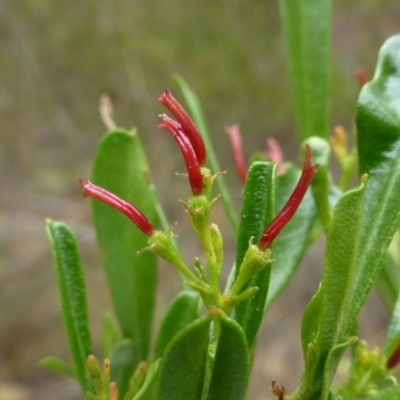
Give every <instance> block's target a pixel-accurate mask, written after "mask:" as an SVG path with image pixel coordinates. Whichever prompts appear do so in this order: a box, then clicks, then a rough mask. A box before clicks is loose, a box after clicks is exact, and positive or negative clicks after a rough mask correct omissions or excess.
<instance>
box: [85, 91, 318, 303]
mask: <svg viewBox="0 0 400 400" xmlns="http://www.w3.org/2000/svg"><path fill="white" fill-rule="evenodd" d="M158 102H159V103H161V104H162V105H164V106H165V107H166V108H167V109H168V111H169V112H170V113H171V114H172V115H173V116H174V118H175V120H174V119H172V118H170V117H169V116H167V115H166V114H162V115H160V117H161V119H162V122H161V123H160V124H158V125H156V129H165V130H167V131H168V132H170V133H171V135H172V137H173V138H174V139H175V141H176V142H177V144H178V146H179V148H180V150H181V152H182V155H183V158H184V161H185V164H186V169H187V174H188V178H189V183H190V187H191V194H190V195H189V199H188V201H187V203H183V204H184V205H185V207H186V209H187V212H188V214H189V217H190V221H191V223H192V227H193V229H194V231H195V232H196V234H197V235H198V236H199V239H200V242H201V245H202V248H203V252H204V255H205V258H206V262H207V267H208V275H207V274H206V273H205V271H204V268H203V267H202V266H201V265H200V264H199V262H196V263H195V271H194V272H193V271H192V270H191V269H190V268H189V267H188V266H187V265H186V263H185V262H184V261H183V260H182V258H181V256H180V254H179V252H178V251H177V249H176V248H175V246H174V244H173V242H172V240H171V236H172V233H171V230H169V231H168V232H165V233H164V232H161V231H158V230H156V229H155V228H154V227H153V225H152V223H151V222H150V221H149V220H148V219H147V218H146V216H145V215H143V214H142V213H141V212H140V211H139V210H138V209H137V208H136V207H134V206H133V205H131V204H129V203H127V202H126V201H125V200H123V199H121V198H119V197H118V196H116V195H115V194H113V193H110V192H109V191H107V190H106V189H104V188H101V187H99V186H96V185H95V184H93V183H91V182H83V181H82V180H79V183H80V185H81V187H82V188H83V190H84V196H85V197H92V198H94V199H97V200H100V201H102V202H103V203H106V204H108V205H110V206H111V207H113V208H115V209H116V210H118V211H120V212H122V213H123V214H125V215H126V216H127V217H128V218H130V219H131V220H132V221H133V222H134V224H135V225H136V226H137V227H138V228H139V229H140V230H141V231H142V232H143V233H144V234H145V235H147V236H148V243H149V247H148V248H147V249H148V250H150V251H154V252H155V253H156V254H158V255H159V256H160V257H161V258H163V259H165V260H167V261H168V262H170V263H171V264H172V265H174V266H175V267H176V268H177V269H178V270H179V271H180V272H182V273H183V274H184V275H185V276H186V277H187V278H188V279H189V281H187V282H186V284H187V285H188V286H190V287H192V288H194V289H196V290H198V291H199V292H200V294H201V295H202V297H203V300H204V303H205V304H206V306H207V307H208V308H211V307H219V308H225V309H226V308H229V307H232V306H233V305H234V304H237V303H238V302H239V301H242V300H244V299H245V298H247V297H248V296H250V295H252V294H253V293H255V291H256V289H257V288H250V289H248V290H247V291H246V293H244V292H242V293H240V291H241V289H242V288H243V286H244V285H245V283H246V282H247V281H248V280H249V279H250V278H251V277H252V276H253V275H254V274H255V273H257V272H258V271H259V270H260V269H262V268H264V267H265V266H266V265H267V264H269V263H271V261H272V260H271V257H270V250H269V248H270V246H271V244H272V242H273V241H274V239H275V238H276V237H277V235H278V234H279V232H280V231H281V230H282V229H283V227H284V226H285V225H286V224H287V223H288V222H289V221H290V219H291V218H292V217H293V215H294V213H295V212H296V210H297V208H298V207H299V205H300V203H301V201H302V199H303V197H304V195H305V194H306V191H307V189H308V187H309V186H310V183H311V180H312V178H313V176H314V175H315V173H316V172H317V169H318V165H314V166H313V165H311V149H310V147H309V146H306V158H305V161H304V163H303V171H302V174H301V177H300V180H299V182H298V184H297V186H296V188H295V189H294V191H293V193H292V195H291V196H290V198H289V199H288V201H287V203H286V204H285V206H284V207H283V208H282V210H281V211H280V212H279V213H278V215H277V216H276V217H275V219H274V220H273V221H272V222H271V224H270V225H269V226H268V227H267V228H266V229H265V231H264V233H263V234H262V235H261V238H260V239H259V241H258V243H257V245H254V244H252V243H250V244H249V249H248V253H247V256H246V257H245V260H244V262H243V264H242V266H240V271H241V272H240V273H239V275H238V277H237V280H236V282H235V283H234V285H233V287H232V290H231V291H230V293H229V294H228V297H227V295H225V296H223V295H222V294H221V291H220V287H219V277H220V273H221V268H222V262H223V241H222V237H221V234H220V232H219V230H218V227H217V226H216V225H215V224H210V222H209V217H210V210H211V207H212V205H213V204H214V202H215V200H216V199H211V186H212V183H213V180H214V177H215V176H211V175H210V171H209V170H208V169H207V168H206V166H205V164H206V150H205V146H204V142H203V139H202V137H201V134H200V132H199V130H198V128H197V127H196V125H195V124H194V122H193V121H192V119H191V118H190V117H189V115H188V114H187V112H186V111H185V110H184V109H183V107H182V106H181V105H180V104H179V102H178V101H177V100H176V99H175V98H174V97H173V96H172V94H171V92H170V91H169V90H166V91H165V92H164V93H163V94H162V95H161V96H160V97H159V99H158ZM227 133H228V135H229V136H230V137H231V142H232V146H233V149H234V156H235V159H236V164H237V166H238V170H239V173H240V175H241V178H242V180H245V177H246V166H245V163H244V158H243V157H242V154H241V139H240V134H239V128H238V126H236V125H233V126H231V127H229V128H227ZM275 144H276V143H275V142H274V143H272V144H270V143H268V147H269V149H270V152H272V153H273V155H272V156H271V155H270V156H271V157H275V158H276V157H278V159H277V161H278V162H280V163H281V164H282V165H283V162H282V155H281V153H280V152H279V146H276V145H275ZM277 149H278V150H277ZM210 177H211V179H210Z"/></svg>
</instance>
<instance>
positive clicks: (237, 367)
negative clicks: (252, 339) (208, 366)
mask: <svg viewBox="0 0 400 400" xmlns="http://www.w3.org/2000/svg"><path fill="white" fill-rule="evenodd" d="M218 323H219V337H218V345H217V351H216V354H215V360H214V366H213V370H212V376H211V383H210V388H209V392H208V397H207V399H208V400H221V399H229V400H243V399H244V398H245V395H246V387H247V379H248V373H249V361H250V352H249V348H248V346H247V341H246V336H245V334H244V332H243V329H242V328H241V326H240V325H239V324H238V323H237V322H236V321H234V320H233V319H230V318H227V317H226V316H225V315H223V314H222V313H221V314H220V315H219V318H218Z"/></svg>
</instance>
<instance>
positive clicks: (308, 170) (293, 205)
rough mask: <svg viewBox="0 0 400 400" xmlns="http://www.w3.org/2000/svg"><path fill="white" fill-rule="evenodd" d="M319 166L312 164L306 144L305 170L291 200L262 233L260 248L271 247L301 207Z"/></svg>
mask: <svg viewBox="0 0 400 400" xmlns="http://www.w3.org/2000/svg"><path fill="white" fill-rule="evenodd" d="M318 167H319V165H314V166H312V165H311V148H310V146H309V145H306V159H305V161H304V163H303V171H302V173H301V176H300V179H299V182H298V183H297V185H296V187H295V189H294V190H293V193H292V194H291V196H290V197H289V200H288V201H287V202H286V204H285V205H284V206H283V208H282V210H281V211H280V212H279V214H278V215H277V216H276V217H275V218H274V220H273V221H272V222H271V223H270V225H269V226H268V227H267V229H266V230H265V232H264V233H263V234H262V236H261V238H260V240H259V242H258V248H259V249H261V250H265V249H266V248H267V247H269V246H270V245H271V243H272V242H273V241H274V240H275V238H276V237H277V236H278V234H279V233H280V231H281V230H282V229H283V228H284V227H285V225H286V224H287V223H288V222H289V221H290V220H291V218H292V217H293V215H294V213H295V212H296V211H297V209H298V208H299V205H300V203H301V201H302V200H303V198H304V196H305V194H306V192H307V189H308V187H309V186H310V184H311V181H312V178H313V176H314V175H315V174H316V172H317V170H318Z"/></svg>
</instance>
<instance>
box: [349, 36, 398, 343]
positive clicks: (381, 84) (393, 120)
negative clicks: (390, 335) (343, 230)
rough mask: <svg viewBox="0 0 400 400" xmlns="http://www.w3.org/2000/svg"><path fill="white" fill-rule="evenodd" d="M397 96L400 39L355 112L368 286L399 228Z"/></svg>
mask: <svg viewBox="0 0 400 400" xmlns="http://www.w3.org/2000/svg"><path fill="white" fill-rule="evenodd" d="M399 91H400V35H395V36H392V37H391V38H389V39H388V40H387V41H386V42H385V44H384V45H383V46H382V48H381V50H380V52H379V57H378V63H377V67H376V71H375V75H374V77H373V79H372V81H370V82H369V83H368V84H366V85H364V87H363V90H362V91H361V94H360V98H359V103H358V107H357V118H356V123H357V132H358V136H357V138H358V143H357V144H358V152H359V169H360V173H361V174H363V173H368V176H369V179H368V188H367V189H368V190H367V193H366V200H365V202H366V205H365V214H366V218H365V223H364V229H363V231H362V234H363V235H362V238H361V239H362V240H364V241H365V243H364V246H363V254H361V255H360V257H361V260H360V262H362V263H363V264H364V265H366V264H367V263H368V264H369V265H368V269H369V270H370V271H371V273H370V280H373V279H374V278H375V276H376V274H375V271H377V270H379V268H380V266H381V265H382V264H383V262H384V259H385V257H386V250H387V247H388V246H389V243H390V241H391V240H392V237H393V235H394V233H395V231H396V229H397V226H398V222H399V213H400V202H399V198H400V107H399V102H398V98H399V97H398V95H397V93H399ZM387 343H388V342H387ZM386 346H388V345H386ZM389 347H390V346H389Z"/></svg>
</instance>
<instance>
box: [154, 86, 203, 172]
mask: <svg viewBox="0 0 400 400" xmlns="http://www.w3.org/2000/svg"><path fill="white" fill-rule="evenodd" d="M157 101H158V102H159V103H161V104H162V105H164V106H165V107H166V108H167V109H168V110H169V111H170V113H171V114H172V115H173V116H174V117H175V118H176V120H177V121H178V122H179V124H180V125H181V127H182V131H183V133H184V134H185V136H187V138H188V139H189V141H190V143H191V144H192V147H193V149H194V152H195V154H196V159H197V162H198V164H199V166H200V167H204V165H205V164H206V148H205V146H204V142H203V138H202V137H201V135H200V132H199V130H198V129H197V126H196V125H195V123H194V122H193V120H192V119H191V118H190V117H189V115H188V113H187V112H186V111H185V110H184V108H183V107H182V106H181V105H180V103H179V102H178V100H176V99H175V97H174V96H172V94H171V92H170V91H169V90H166V91H165V92H164V93H163V94H162V95H161V96H160V97H159V98H158V99H157Z"/></svg>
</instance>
